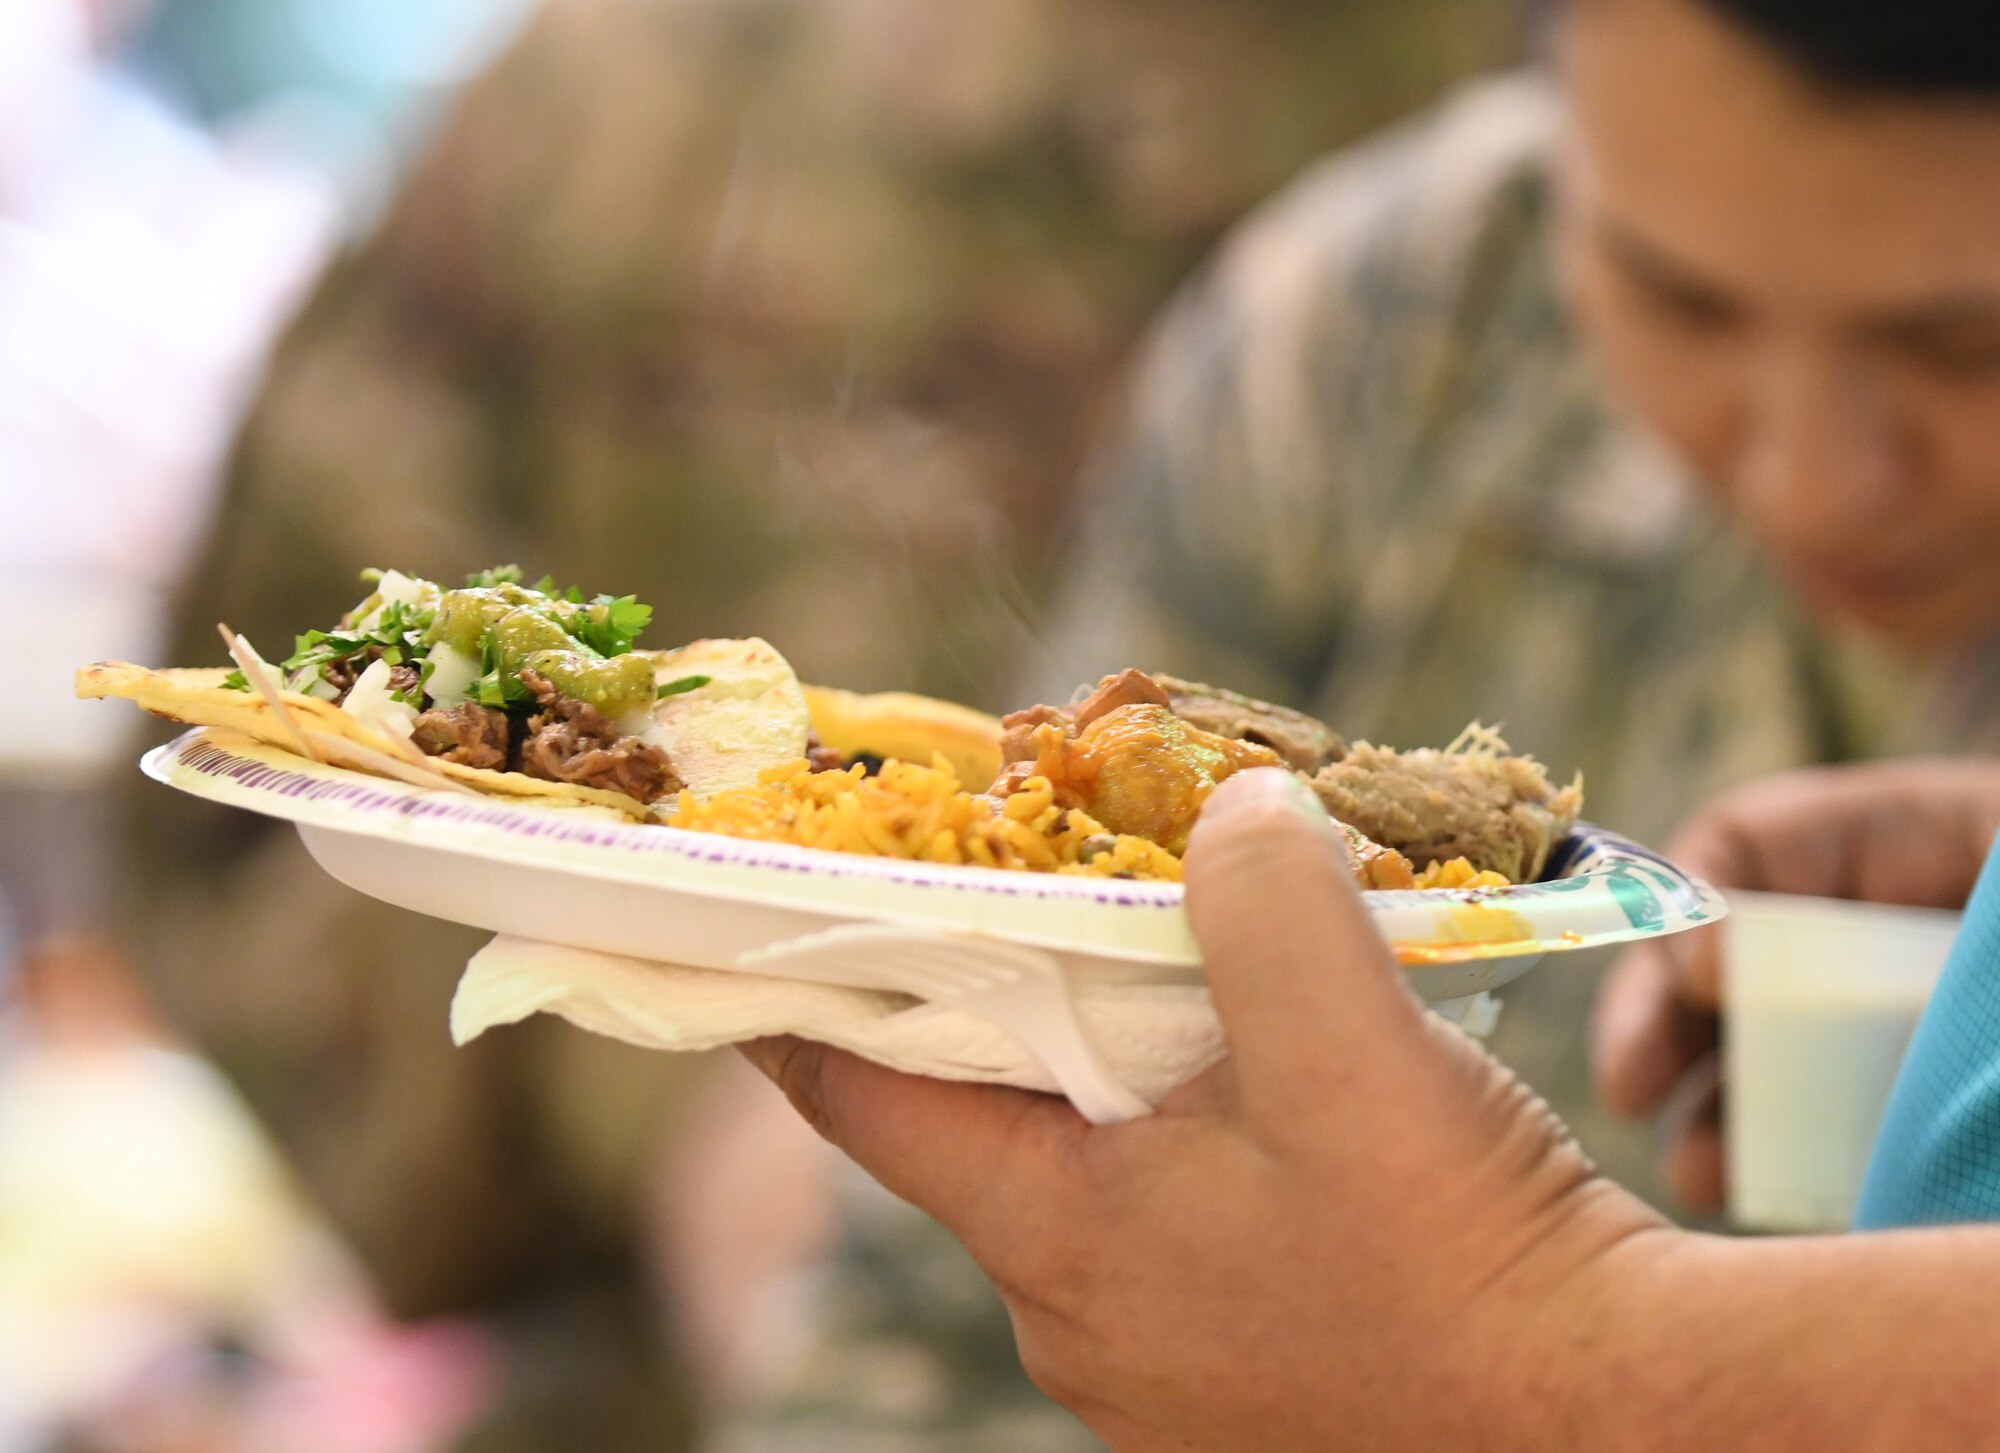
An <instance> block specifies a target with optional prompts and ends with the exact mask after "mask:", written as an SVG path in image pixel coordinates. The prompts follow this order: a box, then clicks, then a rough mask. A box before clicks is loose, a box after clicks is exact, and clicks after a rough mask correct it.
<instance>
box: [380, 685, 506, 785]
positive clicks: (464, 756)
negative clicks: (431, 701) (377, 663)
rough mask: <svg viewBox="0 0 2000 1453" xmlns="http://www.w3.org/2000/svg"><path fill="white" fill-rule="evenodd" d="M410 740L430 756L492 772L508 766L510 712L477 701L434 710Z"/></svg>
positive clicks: (420, 721)
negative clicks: (508, 713) (448, 708)
mask: <svg viewBox="0 0 2000 1453" xmlns="http://www.w3.org/2000/svg"><path fill="white" fill-rule="evenodd" d="M395 669H397V670H400V669H402V668H400V667H397V668H395ZM410 740H412V741H413V742H415V743H416V744H417V748H418V750H419V751H422V752H423V753H425V754H426V755H427V756H432V757H440V758H442V759H444V760H445V761H447V762H457V763H458V764H460V765H461V766H465V767H484V768H485V769H486V770H487V771H489V772H501V771H505V770H506V767H507V713H506V712H504V711H497V710H495V709H494V708H493V707H490V706H481V705H480V704H479V703H478V702H476V701H462V702H460V703H459V704H458V705H457V706H454V707H452V708H451V709H450V710H449V711H446V710H443V709H440V708H438V707H432V708H431V709H430V710H429V711H427V712H425V713H423V714H422V715H421V716H419V717H418V718H417V724H416V730H415V732H414V733H413V734H412V736H411V738H410Z"/></svg>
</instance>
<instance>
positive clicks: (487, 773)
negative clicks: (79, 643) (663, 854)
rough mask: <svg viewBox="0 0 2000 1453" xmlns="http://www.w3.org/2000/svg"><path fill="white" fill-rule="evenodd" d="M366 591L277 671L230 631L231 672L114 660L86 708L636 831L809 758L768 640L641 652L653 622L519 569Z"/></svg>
mask: <svg viewBox="0 0 2000 1453" xmlns="http://www.w3.org/2000/svg"><path fill="white" fill-rule="evenodd" d="M363 579H364V581H366V583H367V584H368V585H369V587H370V589H369V593H368V595H367V596H366V598H364V599H363V600H362V601H361V602H360V603H359V604H358V605H356V606H355V607H354V608H353V609H352V610H350V611H348V612H347V613H346V614H345V615H343V616H342V617H341V618H340V620H339V621H338V623H336V624H335V626H334V628H333V629H332V630H310V631H307V632H305V633H304V634H302V635H300V636H299V637H298V638H297V639H296V640H295V642H294V649H293V652H292V654H291V655H290V656H288V657H287V658H286V659H285V660H284V661H283V662H282V663H280V664H279V665H277V666H272V665H270V664H269V663H267V662H266V661H265V660H264V659H263V658H262V657H261V656H259V655H258V654H257V653H256V651H255V650H254V649H253V648H252V647H251V646H250V644H249V643H248V642H246V641H244V640H242V638H240V637H232V636H230V635H229V633H228V632H227V630H226V629H225V631H224V638H225V640H226V641H227V642H228V644H229V647H230V653H231V655H232V656H234V657H235V659H236V661H237V669H236V670H235V671H234V672H230V671H225V670H221V669H214V670H201V669H194V670H166V671H154V670H148V669H146V668H144V667H139V666H133V665H130V664H128V663H125V662H119V661H108V662H99V663H98V664H96V665H94V666H87V667H85V668H83V670H81V671H79V672H78V673H77V694H78V695H80V696H85V697H110V696H116V697H125V698H128V699H130V700H133V701H136V702H138V704H139V705H141V706H143V707H145V708H146V709H147V710H148V711H151V712H154V713H155V714H157V715H160V716H166V717H171V718H173V719H175V720H177V721H184V722H189V723H191V724H194V725H198V726H209V727H219V728H226V729H229V730H233V731H238V732H242V733H244V734H245V735H248V736H250V737H253V738H256V739H257V740H259V741H262V742H266V743H269V744H271V745H274V746H278V747H283V748H286V749H289V750H293V751H297V752H299V753H300V754H301V755H304V756H309V757H313V758H315V759H318V760H322V761H327V762H332V763H334V764H336V765H340V766H347V767H353V768H356V769H358V770H361V771H364V772H373V773H376V774H378V775H384V776H392V777H397V778H401V779H403V780H406V781H410V782H413V783H416V784H418V785H423V786H431V787H438V786H444V787H455V788H457V789H459V790H473V791H479V792H484V793H489V794H493V795H497V796H504V797H516V798H523V799H530V800H535V801H539V802H542V803H544V804H549V805H561V806H595V807H604V808H612V809H615V810H617V811H619V812H621V813H623V814H625V815H626V816H629V817H636V818H644V817H646V816H647V815H648V813H649V812H650V810H651V809H652V808H653V806H654V805H655V804H661V803H669V802H672V801H674V800H675V799H676V798H677V797H678V796H679V795H680V794H682V793H692V794H694V795H695V796H697V797H699V796H703V795H706V794H707V793H710V792H714V791H719V790H722V789H725V788H728V787H731V786H736V785H740V784H742V783H745V782H754V781H755V780H756V777H757V774H758V773H760V772H761V771H763V770H764V769H765V768H766V767H770V766H774V765H777V764H780V763H784V762H790V761H793V760H796V759H798V758H801V757H803V756H804V754H805V750H806V737H807V731H808V720H807V708H806V703H805V695H804V692H803V691H802V690H801V688H800V687H799V684H798V681H797V680H796V679H795V678H794V677H793V675H792V671H791V668H790V667H789V666H788V665H786V664H785V661H784V658H783V657H782V656H780V655H779V654H778V653H777V651H775V650H774V649H773V648H772V647H771V646H770V645H768V644H767V643H766V642H763V641H760V640H755V639H752V640H743V641H701V642H696V643H695V644H693V645H691V646H686V647H682V648H681V649H680V650H678V651H667V652H657V653H656V652H648V651H642V650H639V649H637V648H636V645H635V642H636V639H637V637H638V635H639V633H640V632H641V631H643V630H644V629H645V627H646V625H647V623H648V621H649V620H650V618H651V615H652V611H651V609H650V608H649V607H647V606H644V605H641V604H639V603H638V602H637V601H636V600H635V599H633V598H632V597H631V596H608V595H599V596H596V597H594V598H591V599H586V598H585V597H584V596H583V594H582V592H581V591H579V590H575V589H570V590H558V589H557V588H556V586H555V584H554V582H553V581H550V580H546V579H545V580H543V581H541V582H540V583H538V584H535V585H525V584H523V583H522V581H521V572H520V571H519V570H518V569H516V568H514V567H512V566H507V567H502V568H500V569H495V570H487V571H482V572H480V573H479V574H477V575H474V576H472V577H471V578H470V579H468V580H467V582H466V584H465V585H464V586H462V587H458V588H449V587H446V586H442V585H439V584H438V583H436V582H434V581H430V580H424V579H421V578H418V577H415V576H409V575H404V574H402V573H401V572H399V571H394V570H388V571H369V572H366V573H365V574H364V576H363Z"/></svg>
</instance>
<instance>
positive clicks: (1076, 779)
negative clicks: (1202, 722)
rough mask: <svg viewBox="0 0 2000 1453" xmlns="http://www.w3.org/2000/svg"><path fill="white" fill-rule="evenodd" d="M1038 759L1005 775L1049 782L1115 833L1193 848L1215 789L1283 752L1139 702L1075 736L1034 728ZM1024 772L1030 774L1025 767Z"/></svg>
mask: <svg viewBox="0 0 2000 1453" xmlns="http://www.w3.org/2000/svg"><path fill="white" fill-rule="evenodd" d="M1034 745H1035V749H1036V751H1035V758H1034V760H1033V762H1032V763H1027V762H1024V763H1021V764H1019V766H1018V767H1016V768H1014V769H1011V770H1010V772H1009V773H1008V774H1007V775H1006V776H1003V777H1002V779H1001V783H1000V784H999V786H998V788H997V790H998V791H1000V792H1001V793H1002V794H1003V795H1004V793H1005V792H1007V791H1011V790H1012V788H1013V786H1016V785H1018V783H1009V781H1008V778H1009V777H1015V776H1018V777H1019V779H1020V780H1026V778H1027V777H1028V776H1036V777H1047V778H1048V779H1049V781H1050V782H1051V783H1053V784H1054V786H1055V789H1056V800H1057V801H1058V802H1061V803H1063V804H1064V805H1066V806H1070V807H1080V808H1082V809H1083V810H1084V811H1085V812H1087V813H1089V814H1090V815H1091V816H1092V817H1094V818H1096V819H1097V820H1098V821H1099V822H1101V823H1103V824H1104V826H1105V827H1106V828H1107V829H1109V830H1110V831H1112V832H1115V833H1130V834H1131V835H1132V836H1134V837H1143V838H1145V839H1147V840H1148V841H1150V842H1155V843H1158V844H1159V845H1160V846H1161V847H1163V848H1165V849H1166V850H1167V851H1168V852H1170V853H1179V852H1182V851H1184V850H1185V849H1186V848H1187V839H1188V833H1189V831H1190V830H1192V829H1193V827H1194V822H1195V819H1196V818H1197V817H1198V816H1200V815H1201V805H1202V803H1203V802H1204V801H1206V800H1207V798H1208V794H1209V793H1210V792H1212V791H1214V790H1215V785H1216V783H1218V782H1221V781H1222V780H1223V779H1224V778H1227V777H1229V776H1232V775H1234V774H1235V773H1237V772H1241V771H1243V770H1245V769H1246V768H1249V767H1276V766H1279V765H1280V763H1279V760H1278V756H1277V753H1275V752H1273V751H1271V749H1270V748H1268V747H1260V746H1257V745H1256V744H1254V743H1251V742H1237V741H1231V740H1229V739H1228V738H1227V737H1218V736H1212V735H1210V734H1209V733H1207V732H1204V731H1202V730H1200V729H1199V728H1197V727H1191V726H1189V725H1188V724H1187V723H1186V722H1184V721H1182V720H1181V719H1180V718H1179V717H1177V716H1175V715H1174V714H1173V713H1172V712H1171V711H1169V710H1167V708H1166V707H1164V706H1154V705H1147V704H1145V703H1135V704H1133V705H1131V706H1121V707H1117V708H1114V709H1113V710H1111V711H1108V712H1105V713H1104V714H1103V715H1101V716H1099V717H1097V718H1095V719H1094V720H1093V721H1092V722H1091V723H1090V725H1089V726H1087V727H1085V728H1083V730H1081V731H1079V732H1077V733H1076V734H1075V735H1073V736H1072V735H1070V734H1069V733H1068V732H1066V731H1065V730H1064V729H1063V727H1062V726H1061V725H1059V724H1057V723H1054V722H1048V723H1044V724H1042V725H1040V726H1038V727H1036V728H1035V731H1034ZM1023 769H1025V770H1023Z"/></svg>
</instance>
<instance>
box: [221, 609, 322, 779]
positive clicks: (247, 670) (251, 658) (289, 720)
mask: <svg viewBox="0 0 2000 1453" xmlns="http://www.w3.org/2000/svg"><path fill="white" fill-rule="evenodd" d="M215 629H216V631H217V632H218V633H220V634H221V636H222V644H223V645H225V646H227V647H228V648H229V656H230V659H231V660H233V661H235V663H236V664H237V666H238V668H240V669H241V670H242V672H243V679H244V680H245V681H248V682H249V683H250V684H251V685H252V686H254V687H256V688H257V691H258V694H259V695H261V696H262V697H263V698H264V701H265V703H266V704H267V705H268V706H269V707H270V708H271V713H272V715H274V716H276V717H277V719H278V721H279V723H280V724H281V725H282V726H283V727H284V728H285V730H286V732H288V733H289V734H290V735H291V738H292V745H293V746H295V747H297V748H298V752H299V755H300V756H301V757H304V758H306V759H307V760H309V761H314V762H322V761H324V760H326V759H325V758H323V757H321V756H320V755H319V753H317V752H315V751H314V750H313V747H312V743H311V742H309V741H308V740H307V739H306V733H305V732H304V731H303V730H301V729H300V727H299V724H298V721H297V720H296V719H295V718H294V717H293V716H292V713H291V709H290V708H289V707H287V706H286V705H285V698H284V694H283V693H282V692H280V691H279V690H278V687H277V684H276V683H275V682H273V681H272V680H271V675H270V673H269V672H268V671H266V670H265V669H264V660H263V658H262V657H261V656H259V655H258V654H257V651H256V648H255V647H253V646H252V645H251V644H250V643H249V642H248V641H246V640H244V639H243V638H242V637H241V636H239V635H237V634H236V632H234V631H232V630H230V629H229V627H228V626H226V625H224V624H223V623H222V622H221V621H217V622H216V623H215Z"/></svg>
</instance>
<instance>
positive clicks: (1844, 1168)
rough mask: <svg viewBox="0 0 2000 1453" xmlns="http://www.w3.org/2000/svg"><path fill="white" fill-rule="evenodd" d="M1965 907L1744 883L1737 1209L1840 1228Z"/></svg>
mask: <svg viewBox="0 0 2000 1453" xmlns="http://www.w3.org/2000/svg"><path fill="white" fill-rule="evenodd" d="M1958 924H1959V915H1958V914H1956V913H1949V912H1943V911H1940V910H1936V909H1927V908H1891V907H1885V906H1882V905H1878V904H1869V903H1848V902H1842V901H1837V900H1834V899H1827V898H1796V897H1789V896H1786V895H1783V894H1773V893H1731V894H1730V895H1729V917H1728V919H1727V921H1726V922H1725V923H1724V924H1723V927H1722V932H1723V935H1724V939H1723V953H1722V963H1723V1002H1724V1004H1725V1005H1726V1006H1727V1013H1728V1017H1727V1020H1726V1029H1725V1033H1724V1036H1723V1057H1724V1070H1725V1073H1726V1076H1727V1085H1728V1088H1727V1092H1726V1094H1725V1097H1724V1119H1725V1130H1726V1132H1727V1136H1728V1152H1727V1154H1728V1170H1729V1217H1730V1220H1731V1221H1733V1222H1734V1223H1735V1224H1737V1225H1738V1226H1740V1227H1743V1228H1744V1229H1746V1230H1759V1231H1837V1230H1844V1229H1845V1228H1846V1227H1847V1225H1848V1223H1849V1222H1850V1221H1851V1220H1852V1218H1853V1215H1854V1205H1855V1201H1856V1199H1857V1198H1858V1197H1859V1195H1860V1191H1861V1180H1862V1176H1863V1174H1864V1173H1865V1172H1866V1170H1867V1168H1868V1156H1869V1152H1870V1149H1871V1148H1872V1147H1873V1145H1874V1142H1875V1132H1876V1130H1877V1128H1878V1127H1879V1126H1880V1125H1881V1123H1882V1112H1883V1110H1884V1109H1885V1108H1886V1107H1887V1105H1888V1100H1889V1091H1890V1089H1891V1087H1892V1086H1893V1085H1894V1083H1895V1079H1896V1071H1897V1069H1898V1068H1899V1067H1900V1066H1901V1064H1902V1061H1903V1052H1904V1050H1905V1049H1907V1048H1908V1046H1909V1042H1910V1034H1911V1032H1912V1031H1913V1030H1914V1029H1915V1028H1916V1023H1917V1018H1918V1016H1919V1015H1920V1014H1922V1013H1923V1008H1924V1004H1925V1002H1926V1001H1927V1000H1928V999H1929V998H1930V993H1931V989H1932V987H1933V986H1934V985H1935V984H1936V983H1937V978H1938V972H1939V970H1940V969H1942V968H1943V967H1944V961H1945V958H1946V956H1947V955H1948V954H1949V953H1950V952H1951V944H1952V940H1953V938H1955V937H1956V936H1957V933H1958Z"/></svg>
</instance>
